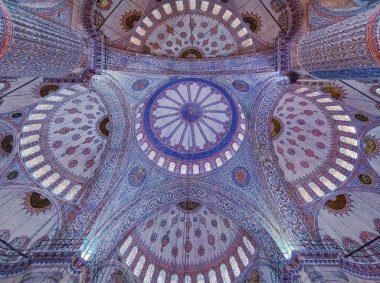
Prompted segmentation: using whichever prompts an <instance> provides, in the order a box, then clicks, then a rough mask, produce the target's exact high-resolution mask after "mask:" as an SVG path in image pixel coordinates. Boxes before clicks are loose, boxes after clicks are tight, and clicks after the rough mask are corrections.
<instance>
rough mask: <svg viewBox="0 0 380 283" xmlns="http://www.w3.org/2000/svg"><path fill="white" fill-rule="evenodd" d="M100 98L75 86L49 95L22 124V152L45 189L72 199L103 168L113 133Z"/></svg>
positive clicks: (27, 166) (33, 175)
mask: <svg viewBox="0 0 380 283" xmlns="http://www.w3.org/2000/svg"><path fill="white" fill-rule="evenodd" d="M108 119H109V118H108V116H107V109H106V107H105V106H104V104H103V102H102V100H101V99H100V97H99V96H98V95H97V94H96V93H95V92H92V91H90V90H88V89H87V88H84V87H82V86H80V85H73V86H70V87H67V88H66V89H61V90H59V91H58V92H55V93H54V94H50V95H48V96H47V97H46V98H45V99H43V100H42V101H41V102H40V103H39V104H37V106H36V107H35V108H34V109H33V111H32V112H31V113H30V115H29V116H28V118H27V119H26V121H25V123H24V125H23V127H22V128H21V140H20V156H21V159H22V161H23V163H24V165H25V168H26V170H27V171H28V172H29V173H30V174H31V176H32V177H33V179H35V180H36V181H37V182H38V183H40V184H41V186H42V187H44V188H46V189H49V190H51V191H52V192H53V193H54V194H56V195H58V196H62V197H63V198H64V199H65V200H68V201H74V200H77V199H78V197H79V196H80V195H81V193H82V192H81V189H82V187H83V185H84V184H85V183H86V182H88V181H89V180H90V179H91V178H92V177H93V176H94V173H95V170H96V169H97V168H98V167H99V165H100V163H101V160H102V156H103V153H104V152H105V148H106V143H107V135H108V134H109V126H108V122H107V121H109V120H108Z"/></svg>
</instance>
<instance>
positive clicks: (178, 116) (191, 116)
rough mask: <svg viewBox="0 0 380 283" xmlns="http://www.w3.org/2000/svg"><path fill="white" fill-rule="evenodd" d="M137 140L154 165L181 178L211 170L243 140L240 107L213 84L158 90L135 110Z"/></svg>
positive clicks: (194, 82) (189, 82)
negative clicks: (177, 174) (180, 175)
mask: <svg viewBox="0 0 380 283" xmlns="http://www.w3.org/2000/svg"><path fill="white" fill-rule="evenodd" d="M136 118H137V119H136V137H137V141H138V142H139V144H140V147H141V149H142V150H143V151H144V152H145V153H146V154H147V155H148V157H149V158H150V159H151V160H154V161H155V162H156V163H157V164H158V165H159V166H161V167H165V168H167V169H168V170H169V171H171V172H176V173H180V174H199V173H202V172H207V171H211V170H212V169H213V168H216V167H219V166H221V165H222V164H223V163H225V162H226V161H227V160H228V159H230V158H231V157H232V156H233V155H234V154H235V152H236V151H237V150H238V149H239V147H240V145H241V142H242V141H243V139H244V132H245V128H246V126H245V121H244V119H245V118H244V114H243V113H242V112H241V106H240V105H239V103H238V102H237V101H236V99H234V98H233V97H232V96H231V95H230V94H229V93H227V92H226V91H225V90H224V89H223V88H222V87H220V86H218V85H216V84H215V83H213V82H211V81H207V80H203V79H196V78H185V79H180V80H175V81H170V82H168V83H166V84H164V85H163V86H161V87H159V88H158V89H157V90H156V91H155V92H153V93H152V95H151V96H150V97H149V98H148V99H147V100H146V101H145V103H144V104H142V105H140V107H139V109H138V112H137V116H136Z"/></svg>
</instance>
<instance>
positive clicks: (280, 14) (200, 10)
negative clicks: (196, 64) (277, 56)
mask: <svg viewBox="0 0 380 283" xmlns="http://www.w3.org/2000/svg"><path fill="white" fill-rule="evenodd" d="M115 4H116V3H113V2H112V1H104V2H101V4H99V5H98V7H97V9H98V15H99V17H98V19H97V23H96V25H97V26H98V28H100V29H101V30H102V32H103V33H104V35H105V36H107V37H108V38H109V40H110V45H111V46H112V47H117V48H119V49H124V50H129V51H133V52H139V53H146V54H152V55H157V56H164V57H176V58H185V59H201V58H213V57H220V56H231V55H240V54H246V53H252V52H256V51H263V50H271V49H273V46H274V39H275V38H276V37H277V36H278V34H279V32H280V31H281V30H282V31H283V32H284V31H285V30H286V28H287V25H288V24H289V23H288V19H287V16H286V13H285V9H286V7H285V5H284V4H282V5H279V4H276V3H275V2H274V1H272V2H269V1H264V2H261V3H260V2H258V1H250V2H249V3H240V2H239V1H236V2H232V1H231V3H228V2H227V3H214V2H212V1H200V0H180V1H162V2H161V1H160V2H157V3H153V4H150V5H148V2H147V1H139V3H138V4H137V3H134V2H131V3H129V2H125V3H124V2H123V3H122V4H121V5H120V6H118V7H117V9H116V10H114V8H115Z"/></svg>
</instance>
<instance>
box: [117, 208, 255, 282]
mask: <svg viewBox="0 0 380 283" xmlns="http://www.w3.org/2000/svg"><path fill="white" fill-rule="evenodd" d="M181 204H182V203H180V204H174V205H171V206H169V207H166V208H163V209H161V210H159V211H158V212H156V213H154V214H153V215H151V216H150V217H147V218H146V220H145V221H144V222H143V223H142V224H141V225H139V226H138V227H137V228H136V229H135V230H133V231H132V233H130V234H129V235H128V237H127V239H126V240H125V241H124V242H123V244H122V245H121V247H120V249H119V251H120V253H121V255H122V256H123V259H124V260H123V261H124V262H125V263H126V265H127V266H128V267H129V268H130V270H132V271H133V273H134V275H135V276H137V277H139V278H140V280H141V282H142V281H143V280H144V282H150V281H149V280H147V279H151V278H152V277H153V275H154V274H155V276H154V277H156V276H158V277H159V280H157V282H208V281H205V280H207V279H209V280H210V281H209V282H231V280H234V279H235V278H236V277H238V276H239V275H240V273H241V272H243V271H244V269H245V268H246V267H247V265H248V263H249V262H250V261H252V260H253V258H254V257H255V247H254V246H255V245H254V242H253V241H252V240H251V239H250V237H249V236H248V235H246V233H244V232H243V230H242V229H241V228H240V227H239V226H237V225H236V224H235V223H234V222H233V221H232V220H231V219H229V218H228V217H224V216H223V215H221V214H220V213H218V212H217V211H216V210H214V209H213V208H212V207H210V206H206V205H200V204H199V203H196V204H197V205H198V206H197V207H192V208H190V209H184V208H183V207H181ZM154 277H153V278H154ZM165 280H167V281H165ZM170 280H171V281H170ZM155 282H156V281H155Z"/></svg>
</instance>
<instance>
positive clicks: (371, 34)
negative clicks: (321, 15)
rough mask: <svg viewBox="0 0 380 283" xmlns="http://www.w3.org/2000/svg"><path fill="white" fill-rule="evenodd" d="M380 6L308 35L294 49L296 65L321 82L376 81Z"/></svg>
mask: <svg viewBox="0 0 380 283" xmlns="http://www.w3.org/2000/svg"><path fill="white" fill-rule="evenodd" d="M379 22H380V5H378V6H376V7H374V9H372V10H369V11H365V12H363V13H360V14H358V15H356V16H353V17H350V18H348V19H346V20H343V21H341V22H338V23H336V24H333V25H331V26H328V27H325V28H322V29H318V30H315V31H312V32H310V33H309V34H307V35H305V36H304V37H303V38H301V40H300V42H299V44H298V46H297V61H298V62H297V63H298V64H300V66H301V67H302V68H303V69H304V70H306V71H307V72H308V73H310V74H311V75H313V76H315V77H317V78H323V79H358V78H365V79H371V78H373V79H375V78H379V77H380V47H379V40H380V37H379V30H380V27H379Z"/></svg>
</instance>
